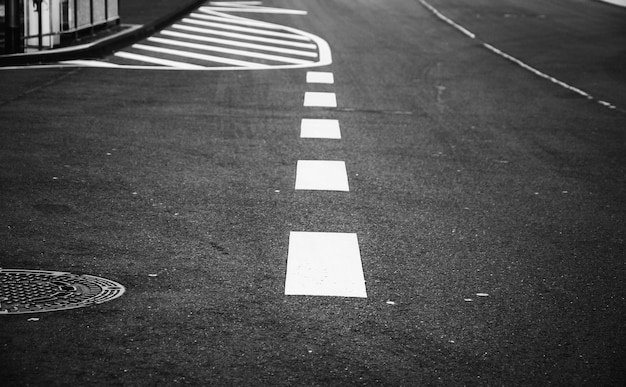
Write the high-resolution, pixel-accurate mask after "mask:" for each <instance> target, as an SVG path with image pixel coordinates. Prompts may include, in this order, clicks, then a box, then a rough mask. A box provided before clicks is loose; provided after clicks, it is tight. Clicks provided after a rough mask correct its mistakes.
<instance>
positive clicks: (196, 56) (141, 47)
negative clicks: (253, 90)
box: [132, 44, 269, 68]
mask: <svg viewBox="0 0 626 387" xmlns="http://www.w3.org/2000/svg"><path fill="white" fill-rule="evenodd" d="M132 47H133V48H136V49H138V50H145V51H152V52H159V53H162V54H170V55H176V56H182V57H186V58H193V59H200V60H204V61H208V62H215V63H222V64H230V65H234V66H242V67H249V68H265V67H269V66H267V65H264V64H261V63H255V62H247V61H241V60H235V59H228V58H222V57H219V56H213V55H203V54H197V53H194V52H188V51H181V50H172V49H169V48H163V47H154V46H148V45H145V44H134V45H133V46H132Z"/></svg>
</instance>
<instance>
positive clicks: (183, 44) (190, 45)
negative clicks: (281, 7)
mask: <svg viewBox="0 0 626 387" xmlns="http://www.w3.org/2000/svg"><path fill="white" fill-rule="evenodd" d="M147 40H148V41H150V42H155V43H161V44H167V45H170V46H179V47H185V48H191V49H194V50H203V51H211V52H220V53H224V54H232V55H239V56H246V57H249V58H256V59H267V60H272V61H276V62H283V63H292V64H310V63H313V62H312V61H310V60H304V59H296V58H291V57H286V56H280V55H271V54H262V53H257V52H252V51H244V50H237V49H233V48H225V47H218V46H209V45H205V44H198V43H189V42H183V41H180V40H173V39H164V38H156V37H150V38H148V39H147Z"/></svg>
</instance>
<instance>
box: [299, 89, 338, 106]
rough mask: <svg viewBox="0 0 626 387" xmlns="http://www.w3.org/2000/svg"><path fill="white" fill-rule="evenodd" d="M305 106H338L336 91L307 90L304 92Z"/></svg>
mask: <svg viewBox="0 0 626 387" xmlns="http://www.w3.org/2000/svg"><path fill="white" fill-rule="evenodd" d="M304 106H309V107H337V97H336V96H335V93H321V92H313V91H307V92H306V93H304Z"/></svg>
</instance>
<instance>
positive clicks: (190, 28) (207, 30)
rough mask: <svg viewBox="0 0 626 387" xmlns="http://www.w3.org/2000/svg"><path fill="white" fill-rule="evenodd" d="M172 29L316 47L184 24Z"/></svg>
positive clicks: (310, 47)
mask: <svg viewBox="0 0 626 387" xmlns="http://www.w3.org/2000/svg"><path fill="white" fill-rule="evenodd" d="M172 28H176V29H179V30H185V31H190V32H198V33H201V34H209V35H218V36H225V37H228V38H233V39H240V40H251V41H254V42H263V43H269V44H279V45H281V46H288V47H299V48H309V49H312V50H314V49H317V46H316V45H315V44H312V43H300V42H292V41H290V40H282V39H272V38H264V37H261V36H254V35H246V34H239V33H236V32H226V31H219V30H214V29H210V28H201V27H193V26H187V25H184V24H174V25H172Z"/></svg>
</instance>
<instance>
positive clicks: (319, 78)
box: [306, 71, 335, 84]
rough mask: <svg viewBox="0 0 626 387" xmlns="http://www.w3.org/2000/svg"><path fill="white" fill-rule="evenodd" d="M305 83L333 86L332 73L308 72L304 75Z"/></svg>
mask: <svg viewBox="0 0 626 387" xmlns="http://www.w3.org/2000/svg"><path fill="white" fill-rule="evenodd" d="M306 82H307V83H325V84H333V83H335V78H334V76H333V73H329V72H324V71H308V72H307V73H306Z"/></svg>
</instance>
